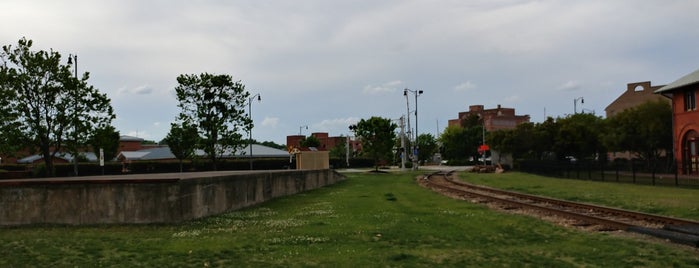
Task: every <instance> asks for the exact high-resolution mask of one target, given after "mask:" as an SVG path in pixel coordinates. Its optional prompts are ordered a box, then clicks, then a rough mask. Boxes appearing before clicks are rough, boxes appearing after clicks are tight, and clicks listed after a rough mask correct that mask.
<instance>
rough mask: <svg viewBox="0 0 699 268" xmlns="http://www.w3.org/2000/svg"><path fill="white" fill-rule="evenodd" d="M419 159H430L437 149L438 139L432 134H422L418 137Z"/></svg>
mask: <svg viewBox="0 0 699 268" xmlns="http://www.w3.org/2000/svg"><path fill="white" fill-rule="evenodd" d="M417 145H418V148H420V150H419V151H418V161H429V160H431V159H432V156H433V155H434V153H435V152H436V151H437V141H436V140H435V138H434V136H432V134H420V135H418V137H417Z"/></svg>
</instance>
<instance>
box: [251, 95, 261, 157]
mask: <svg viewBox="0 0 699 268" xmlns="http://www.w3.org/2000/svg"><path fill="white" fill-rule="evenodd" d="M255 97H257V101H262V97H261V96H260V93H257V94H255V95H254V96H252V97H250V98H249V99H248V115H249V116H250V123H252V101H253V100H254V99H255ZM248 145H249V147H250V156H249V157H248V160H249V161H250V170H252V126H250V130H249V132H248Z"/></svg>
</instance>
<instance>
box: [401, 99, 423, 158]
mask: <svg viewBox="0 0 699 268" xmlns="http://www.w3.org/2000/svg"><path fill="white" fill-rule="evenodd" d="M408 92H410V93H413V94H415V144H414V145H413V147H414V148H413V169H414V170H417V168H418V164H420V159H418V156H419V150H420V147H419V146H418V144H417V140H418V135H419V133H418V130H417V97H418V96H420V95H422V93H423V91H422V90H411V89H408V88H406V89H403V96H405V98H406V100H407V99H408ZM408 110H410V108H408ZM408 118H410V111H408Z"/></svg>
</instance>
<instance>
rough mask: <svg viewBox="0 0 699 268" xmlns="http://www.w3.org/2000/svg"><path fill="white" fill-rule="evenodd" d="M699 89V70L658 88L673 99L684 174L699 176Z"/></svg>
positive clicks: (677, 156)
mask: <svg viewBox="0 0 699 268" xmlns="http://www.w3.org/2000/svg"><path fill="white" fill-rule="evenodd" d="M697 91H699V70H696V71H694V72H693V73H690V74H688V75H686V76H683V77H682V78H680V79H678V80H677V81H674V82H672V83H670V84H668V85H666V86H664V87H661V88H660V89H658V90H656V91H655V93H657V94H661V95H663V96H665V97H668V98H670V99H671V100H672V120H673V130H672V135H673V143H674V145H673V151H674V154H675V160H676V161H677V169H678V172H679V173H680V174H693V175H699V110H697Z"/></svg>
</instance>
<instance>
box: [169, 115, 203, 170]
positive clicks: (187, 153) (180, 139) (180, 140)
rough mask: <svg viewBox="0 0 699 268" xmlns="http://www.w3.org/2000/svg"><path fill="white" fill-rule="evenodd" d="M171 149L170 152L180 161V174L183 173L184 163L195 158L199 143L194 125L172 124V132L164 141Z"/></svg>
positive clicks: (184, 123) (185, 123)
mask: <svg viewBox="0 0 699 268" xmlns="http://www.w3.org/2000/svg"><path fill="white" fill-rule="evenodd" d="M163 141H164V142H165V143H167V145H168V147H169V148H170V152H172V154H174V155H175V158H177V160H179V161H180V172H182V162H183V161H184V160H185V159H189V158H191V157H192V156H194V149H195V148H196V146H197V143H198V141H199V134H198V133H197V128H196V127H195V126H193V125H192V124H189V123H187V122H183V123H182V124H176V123H172V124H170V132H168V134H167V136H166V137H165V139H164V140H163Z"/></svg>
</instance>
